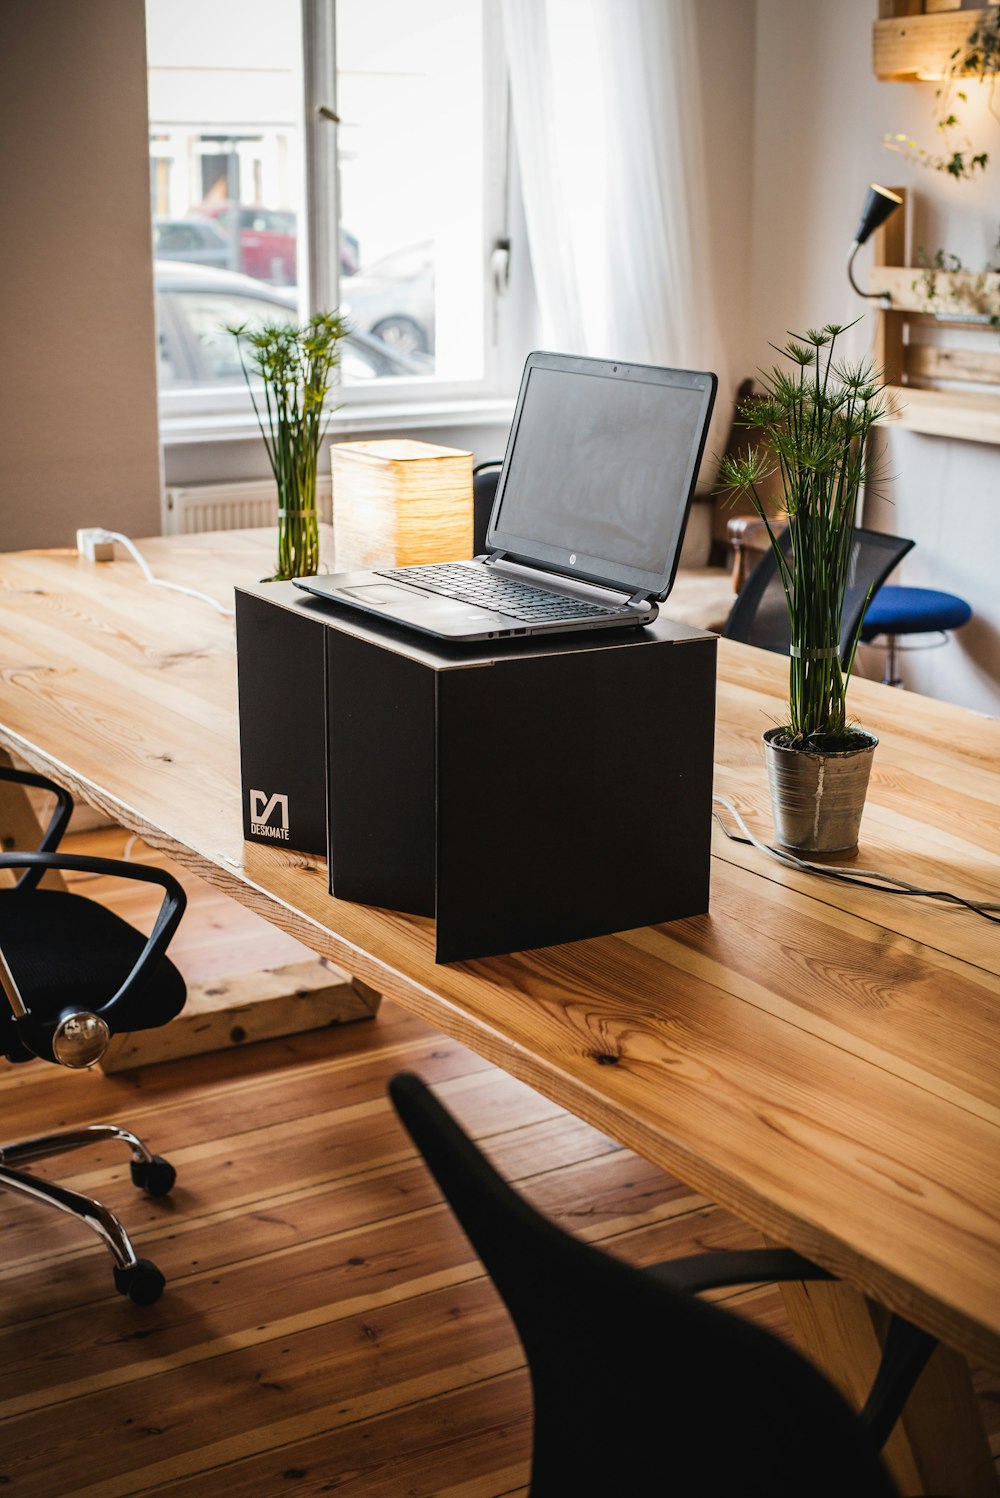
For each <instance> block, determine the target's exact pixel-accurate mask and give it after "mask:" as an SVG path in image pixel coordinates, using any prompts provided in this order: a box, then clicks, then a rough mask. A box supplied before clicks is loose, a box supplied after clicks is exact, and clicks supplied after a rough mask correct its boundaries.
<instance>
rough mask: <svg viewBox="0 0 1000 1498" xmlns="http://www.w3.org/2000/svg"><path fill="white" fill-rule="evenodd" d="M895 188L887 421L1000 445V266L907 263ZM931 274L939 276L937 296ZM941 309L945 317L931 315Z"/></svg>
mask: <svg viewBox="0 0 1000 1498" xmlns="http://www.w3.org/2000/svg"><path fill="white" fill-rule="evenodd" d="M971 14H972V12H971V11H963V12H962V15H964V16H969V15H971ZM893 190H894V191H895V192H897V193H898V194H899V196H900V197H901V198H902V200H903V208H902V209H901V211H899V212H898V213H894V214H893V215H892V217H891V218H889V219H887V220H886V222H885V223H884V224H883V225H882V227H881V228H880V229H879V230H878V231H877V232H876V234H875V237H874V240H873V245H874V257H873V258H874V264H873V266H872V269H871V272H870V275H869V283H868V284H869V289H870V290H871V291H874V292H882V291H887V292H888V293H889V295H890V296H891V298H892V301H891V303H890V305H889V306H888V307H883V308H881V309H880V311H879V318H878V329H877V333H876V340H875V356H874V363H875V366H876V368H878V369H880V370H881V371H883V375H884V378H885V381H886V384H887V385H888V386H889V388H890V391H891V393H892V396H893V402H892V404H893V406H894V408H895V410H896V412H897V414H896V415H895V416H893V417H891V418H889V420H888V421H887V422H886V425H887V426H889V427H895V428H896V429H903V430H908V431H913V432H923V433H926V434H927V435H929V436H934V437H953V438H960V439H964V440H966V441H969V442H991V443H997V444H1000V329H998V328H996V327H992V326H991V325H990V323H989V322H988V320H986V319H987V318H988V315H989V314H991V313H993V312H996V311H1000V273H998V272H996V271H988V272H983V273H982V274H979V273H977V272H975V271H944V270H933V271H925V270H924V269H923V267H922V266H919V265H909V266H906V265H903V264H902V261H903V259H904V254H905V242H906V235H905V227H906V213H907V210H906V197H907V194H906V191H905V189H903V188H895V189H893ZM928 277H932V278H933V286H934V296H933V297H932V298H929V297H928V295H927V292H928V286H927V278H928ZM970 303H971V305H970ZM876 305H877V304H876ZM928 309H931V310H930V311H929V310H928ZM938 310H939V311H941V312H942V313H944V314H945V317H944V318H938V317H936V316H934V315H933V314H934V312H935V311H938ZM940 329H947V330H948V331H949V333H954V332H956V331H957V332H959V333H960V334H961V339H960V340H958V339H955V338H954V337H952V338H950V339H948V340H942V339H940V338H939V337H938V330H940ZM956 344H958V346H956ZM963 386H964V387H966V388H961V387H963ZM969 386H979V387H986V388H985V389H983V388H980V389H978V390H976V389H969V388H968V387H969ZM956 387H959V388H956Z"/></svg>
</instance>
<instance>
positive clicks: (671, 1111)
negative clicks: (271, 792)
mask: <svg viewBox="0 0 1000 1498" xmlns="http://www.w3.org/2000/svg"><path fill="white" fill-rule="evenodd" d="M141 544H142V548H143V551H144V553H145V554H146V555H147V557H148V559H149V561H150V563H151V564H152V566H153V567H154V570H155V571H156V572H157V573H158V574H159V575H161V576H164V577H173V578H174V579H175V580H177V581H183V582H184V583H186V584H188V585H189V586H201V587H206V588H208V589H209V590H210V591H211V592H213V593H214V594H215V595H216V596H218V597H219V598H231V586H232V584H233V583H236V582H245V581H256V580H257V579H258V578H259V577H261V576H262V575H264V573H265V572H266V570H267V569H268V568H269V565H270V562H271V557H272V548H273V537H272V534H271V533H270V532H267V533H264V532H241V533H228V534H225V535H216V536H202V537H190V538H183V539H180V538H178V539H176V540H173V541H164V540H154V541H149V542H143V543H141ZM785 678H786V666H785V663H784V662H783V661H782V660H780V659H778V658H771V657H769V656H766V655H764V654H763V653H761V652H757V651H752V650H749V649H747V648H745V647H741V646H735V645H731V644H729V643H727V642H725V641H723V642H720V685H719V723H718V746H717V788H718V789H719V790H720V791H722V792H724V793H725V794H727V795H729V796H730V797H731V798H732V799H733V800H734V801H735V803H736V804H737V805H738V806H739V807H740V809H741V810H742V811H743V812H744V814H745V815H746V816H747V818H748V820H749V822H750V825H751V826H752V827H753V828H754V829H755V830H756V831H757V832H758V833H759V834H761V835H763V836H764V837H768V836H770V820H769V815H768V811H767V790H766V783H765V774H764V769H763V762H762V757H761V753H760V750H759V747H758V738H759V734H760V732H761V731H762V730H763V729H764V728H765V727H767V726H768V725H769V723H770V722H771V721H772V720H775V719H777V718H778V716H779V715H780V710H781V701H782V696H783V691H784V683H785ZM262 690H266V688H265V687H262ZM853 709H854V712H855V713H856V714H857V716H858V718H859V719H860V720H862V721H863V722H864V724H865V726H866V727H868V728H871V729H873V730H874V731H875V732H877V733H878V734H879V736H880V738H881V746H880V748H879V750H878V752H877V754H876V759H875V768H874V771H873V780H872V786H871V792H870V798H869V808H868V810H867V812H866V816H865V821H864V825H863V827H862V854H861V858H860V860H859V867H864V866H870V867H873V868H879V869H883V870H888V871H892V872H895V873H898V874H900V875H902V876H903V877H904V878H907V879H910V880H912V881H913V882H915V883H920V884H922V885H925V886H931V887H936V888H946V889H950V890H955V891H959V892H961V893H963V894H966V895H968V896H971V897H977V896H978V897H979V898H991V897H992V898H994V899H996V898H998V897H1000V722H998V721H997V720H993V719H987V718H983V717H979V716H977V715H975V714H972V713H969V712H966V711H963V710H960V709H957V708H953V707H949V706H947V705H945V704H943V703H938V702H933V701H930V700H928V699H925V698H919V697H916V696H913V695H910V694H907V693H903V692H893V691H890V690H888V689H886V688H882V687H881V686H878V685H876V684H874V683H865V682H859V683H857V684H856V685H855V687H854V688H853ZM0 725H2V726H0V743H2V744H3V746H5V747H7V748H9V749H11V750H13V751H14V752H16V753H18V754H20V755H21V756H23V758H24V759H26V760H27V761H28V762H29V763H30V764H31V765H33V766H34V767H36V768H37V769H39V770H41V771H43V772H48V773H51V774H52V775H54V776H55V778H57V779H59V780H61V781H62V782H63V783H65V784H66V785H68V786H69V787H70V788H71V789H72V790H73V791H74V792H76V793H78V794H79V795H80V796H82V797H83V798H84V799H85V800H87V801H89V802H91V803H92V804H94V805H96V806H98V807H101V808H103V809H104V810H105V811H107V812H108V813H110V814H111V815H112V816H113V817H115V818H116V819H118V820H120V821H121V822H122V823H123V824H124V825H125V826H127V827H130V828H133V829H135V830H136V831H139V832H141V833H142V835H143V837H145V838H146V839H148V840H149V842H151V843H152V844H154V845H156V846H159V847H162V848H165V849H167V850H169V851H170V852H171V853H172V854H173V855H174V856H175V857H176V858H177V859H178V860H179V861H180V862H181V863H184V864H186V865H188V866H189V867H191V868H193V869H195V870H197V871H198V872H199V873H200V874H202V875H203V876H204V877H205V878H207V879H208V880H210V881H211V882H212V883H214V884H216V885H218V886H220V887H221V888H222V889H224V890H226V891H227V892H228V893H230V894H231V895H233V896H234V897H235V898H236V899H239V900H242V901H243V902H245V903H247V904H250V905H252V906H253V907H254V908H256V909H257V910H259V911H260V912H261V913H262V914H263V915H265V916H267V917H268V918H269V919H270V920H272V921H274V922H276V923H277V924H279V925H280V926H282V927H284V928H286V929H287V930H289V931H291V932H293V933H294V934H295V935H296V936H298V937H300V938H301V939H302V940H304V941H306V942H308V943H309V944H310V945H311V946H312V947H314V948H315V949H316V950H317V951H319V952H321V953H325V954H327V955H328V956H330V957H331V958H333V959H334V960H335V961H336V962H337V963H338V964H340V965H341V966H343V967H346V968H348V969H349V970H350V971H352V972H354V973H356V974H357V975H358V976H360V977H362V978H365V979H367V980H368V981H369V982H371V983H372V985H373V986H375V987H376V988H378V989H380V990H381V991H383V992H384V993H387V994H389V995H391V996H392V997H394V998H396V999H398V1000H399V1001H400V1002H402V1003H404V1004H406V1005H408V1006H409V1007H410V1008H412V1009H413V1010H415V1011H416V1012H417V1013H419V1014H420V1015H421V1016H422V1017H423V1018H425V1019H427V1020H429V1021H430V1022H431V1023H432V1024H434V1025H435V1026H437V1027H438V1028H439V1029H441V1030H443V1031H445V1032H447V1033H448V1034H450V1035H453V1036H455V1037H456V1038H458V1039H460V1040H462V1041H464V1042H466V1043H467V1044H469V1045H470V1046H472V1047H474V1048H475V1049H476V1050H478V1051H479V1052H480V1053H482V1054H483V1055H485V1056H486V1057H488V1058H489V1059H491V1060H492V1061H495V1062H497V1063H498V1064H499V1065H501V1066H503V1067H504V1068H506V1069H507V1070H508V1071H510V1072H512V1073H514V1074H516V1075H517V1076H519V1077H521V1078H522V1079H523V1080H525V1081H527V1082H528V1083H530V1084H531V1085H532V1086H534V1087H535V1088H537V1089H538V1090H539V1091H540V1092H543V1093H545V1094H548V1095H549V1096H550V1097H552V1098H554V1099H555V1100H556V1101H558V1102H559V1103H561V1104H563V1105H564V1106H566V1107H567V1108H569V1109H571V1110H572V1111H573V1112H575V1113H577V1114H579V1115H580V1116H581V1117H583V1118H585V1119H587V1120H588V1121H590V1122H591V1123H593V1124H595V1125H596V1126H597V1127H599V1128H601V1129H603V1130H605V1131H606V1132H607V1133H608V1134H610V1135H612V1136H613V1137H615V1138H617V1139H619V1140H620V1141H621V1142H623V1143H624V1144H627V1145H629V1146H631V1147H632V1148H633V1149H635V1150H637V1151H639V1152H640V1153H641V1154H643V1155H644V1156H646V1157H647V1158H648V1159H650V1160H652V1161H655V1162H656V1163H658V1164H660V1165H662V1166H664V1167H665V1168H667V1169H670V1170H672V1171H673V1172H675V1173H676V1174H677V1175H679V1176H680V1177H681V1178H682V1179H683V1180H685V1181H687V1182H689V1183H690V1184H691V1185H692V1186H694V1187H696V1188H698V1189H700V1190H702V1191H704V1192H705V1193H706V1194H707V1195H709V1196H711V1197H712V1198H714V1199H715V1200H717V1201H719V1202H721V1203H723V1204H725V1205H726V1206H728V1207H730V1208H731V1209H733V1210H735V1211H736V1212H738V1213H740V1214H741V1215H742V1216H744V1217H745V1218H747V1219H748V1220H749V1221H751V1222H753V1223H755V1224H757V1225H758V1226H759V1227H761V1228H762V1229H764V1230H765V1231H766V1232H767V1233H769V1234H771V1235H772V1236H774V1237H775V1238H778V1239H780V1240H781V1241H783V1242H785V1243H788V1244H791V1245H792V1246H794V1247H795V1248H797V1249H799V1250H800V1251H802V1252H804V1253H806V1254H809V1255H810V1256H812V1257H814V1258H816V1259H818V1260H819V1261H821V1262H822V1263H823V1264H825V1265H827V1266H828V1267H830V1268H831V1269H833V1270H835V1271H837V1272H838V1273H839V1274H840V1275H842V1276H844V1277H845V1278H847V1279H849V1280H850V1281H852V1282H853V1283H854V1284H855V1285H856V1286H857V1287H858V1288H860V1289H862V1290H864V1291H865V1292H867V1293H868V1294H870V1295H871V1296H873V1297H874V1298H875V1299H877V1300H879V1301H881V1302H882V1303H883V1304H885V1305H887V1306H889V1307H890V1308H892V1309H896V1310H899V1311H901V1312H903V1313H904V1314H906V1315H909V1316H911V1317H912V1318H913V1319H915V1320H917V1321H919V1322H920V1323H921V1324H923V1325H924V1326H926V1327H927V1328H928V1329H929V1330H931V1331H933V1332H935V1333H937V1334H938V1335H939V1336H940V1337H941V1338H942V1339H943V1340H944V1341H946V1342H947V1343H949V1344H950V1345H952V1346H953V1347H955V1348H957V1349H959V1350H960V1351H962V1352H964V1353H965V1354H966V1355H967V1356H969V1357H971V1358H973V1359H976V1360H981V1361H985V1362H987V1363H991V1364H992V1365H994V1366H1000V1179H998V1176H1000V1171H998V1166H1000V1064H998V1063H1000V930H998V928H997V927H996V926H993V925H990V924H989V923H987V922H986V921H984V920H982V919H981V918H978V917H977V916H975V915H973V914H971V913H969V912H968V911H963V910H960V909H957V908H949V907H945V906H941V905H938V904H934V903H932V902H929V901H926V900H911V899H906V898H901V897H897V896H890V895H876V894H873V893H870V892H866V891H861V890H857V889H853V888H850V887H849V886H843V885H838V884H836V883H834V882H832V881H827V880H818V879H814V878H810V877H808V876H804V875H799V874H797V873H792V872H790V871H788V870H785V869H783V868H782V867H780V866H779V865H778V864H776V863H774V862H773V861H771V860H768V859H767V858H766V857H765V856H764V855H763V854H761V853H759V852H758V851H757V850H755V849H752V848H745V847H741V846H740V845H738V844H735V843H730V842H728V841H727V840H726V839H725V838H724V837H723V836H722V835H721V834H718V833H717V834H716V841H715V849H714V851H715V855H716V857H715V859H714V862H713V885H712V906H711V913H710V914H709V915H707V916H703V917H699V918H697V919H692V920H687V921H682V922H677V923H673V924H670V925H664V926H659V927H651V928H648V929H643V930H638V931H632V932H627V933H624V934H621V935H618V936H613V937H605V938H601V939H599V940H594V941H588V942H580V943H576V944H574V945H570V946H566V947H561V948H552V949H546V950H541V951H536V952H530V953H522V954H517V955H513V956H510V957H504V958H494V959H490V960H488V961H482V962H474V963H464V964H458V965H455V966H449V967H439V966H436V965H435V963H434V961H433V943H432V934H431V931H430V928H429V923H428V922H427V921H425V920H421V919H418V918H413V917H409V916H404V915H399V914H395V913H392V912H386V911H381V910H375V909H370V908H365V907H360V906H352V905H347V904H344V903H343V902H340V901H335V900H332V899H331V898H330V896H329V895H328V893H327V889H326V869H325V866H324V865H323V862H322V860H316V859H310V858H306V857H303V856H298V855H296V854H294V853H288V852H282V851H280V850H279V849H276V848H269V847H256V846H251V845H248V844H247V845H245V844H244V843H243V841H242V836H241V824H240V796H239V759H238V746H237V736H236V686H235V650H234V644H233V625H232V621H231V620H228V619H224V618H223V617H221V616H220V615H218V614H216V613H215V612H214V611H213V610H212V609H210V608H209V607H208V606H207V605H205V604H203V603H200V602H198V601H196V600H194V599H190V598H185V597H183V596H181V595H179V594H176V593H170V592H168V591H166V590H161V589H156V588H152V587H150V586H149V585H148V584H146V583H145V582H143V581H142V580H141V578H140V575H139V573H138V570H137V568H136V567H135V566H134V564H133V563H132V562H130V561H127V560H121V561H116V562H115V563H113V564H110V565H107V564H105V565H100V564H97V565H95V564H92V563H87V562H84V561H80V560H79V559H78V558H77V556H76V553H75V552H71V551H66V552H45V553H19V554H16V555H6V556H3V557H0ZM290 727H291V731H294V725H290ZM663 856H664V857H683V856H684V854H683V849H671V848H664V855H663Z"/></svg>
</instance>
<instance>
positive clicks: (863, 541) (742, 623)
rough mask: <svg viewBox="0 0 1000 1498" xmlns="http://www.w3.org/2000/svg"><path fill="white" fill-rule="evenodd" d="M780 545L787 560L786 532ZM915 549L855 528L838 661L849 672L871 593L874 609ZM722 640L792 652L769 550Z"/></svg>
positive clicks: (780, 537) (739, 597) (739, 600)
mask: <svg viewBox="0 0 1000 1498" xmlns="http://www.w3.org/2000/svg"><path fill="white" fill-rule="evenodd" d="M778 541H779V544H780V545H781V547H782V550H783V551H784V553H785V555H786V556H790V555H791V549H792V541H791V535H790V533H789V531H788V528H787V527H786V528H785V529H784V530H782V531H780V532H779V533H778ZM913 544H914V543H913V542H912V541H907V540H905V539H904V538H903V537H902V536H887V535H884V534H883V533H882V532H881V531H866V530H862V529H861V528H860V527H857V526H856V527H855V530H854V545H853V552H852V557H851V571H850V575H849V578H848V584H847V591H846V593H845V595H844V613H843V618H842V620H841V627H840V656H841V661H842V663H843V665H844V666H845V667H846V665H847V661H848V658H849V656H850V652H851V647H852V645H853V643H854V637H855V635H856V634H857V630H858V625H859V623H860V622H861V618H862V615H863V614H864V613H865V606H866V604H867V603H868V597H869V589H871V594H872V604H873V605H874V603H875V598H876V595H877V594H878V591H879V589H880V588H881V586H882V584H883V582H884V581H885V579H886V578H887V577H888V576H889V573H890V572H891V571H892V569H893V568H894V567H895V566H897V565H898V563H899V562H900V561H901V560H902V559H903V557H905V556H906V553H907V552H908V551H910V550H912V548H913ZM722 635H723V639H726V640H740V641H742V642H743V644H744V645H757V646H759V647H760V648H761V649H762V650H773V651H775V652H776V653H777V654H778V655H787V654H788V652H789V649H790V646H791V626H790V624H789V620H788V605H787V603H786V601H785V590H784V588H783V587H782V583H781V577H780V575H779V573H778V564H777V562H776V561H775V559H774V553H773V552H772V551H771V549H770V547H768V549H767V551H765V552H764V554H763V556H762V557H761V559H760V561H759V562H758V563H757V565H756V567H754V569H753V571H752V572H751V573H750V576H749V577H748V579H747V581H746V583H745V584H744V587H743V591H742V592H741V593H739V594H738V595H737V598H736V602H735V603H734V604H733V607H732V609H731V611H730V614H729V618H728V619H727V620H726V623H725V625H724V627H723V630H722Z"/></svg>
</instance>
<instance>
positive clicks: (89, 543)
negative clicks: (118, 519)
mask: <svg viewBox="0 0 1000 1498" xmlns="http://www.w3.org/2000/svg"><path fill="white" fill-rule="evenodd" d="M76 549H77V551H78V552H79V553H80V555H81V556H82V557H83V558H85V560H86V561H88V562H113V561H114V559H115V543H114V539H113V538H112V536H111V535H110V533H109V532H108V531H106V530H104V529H103V527H101V526H89V527H85V528H84V529H82V530H78V531H77V533H76Z"/></svg>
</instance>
